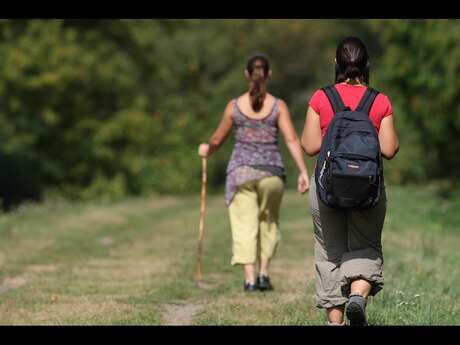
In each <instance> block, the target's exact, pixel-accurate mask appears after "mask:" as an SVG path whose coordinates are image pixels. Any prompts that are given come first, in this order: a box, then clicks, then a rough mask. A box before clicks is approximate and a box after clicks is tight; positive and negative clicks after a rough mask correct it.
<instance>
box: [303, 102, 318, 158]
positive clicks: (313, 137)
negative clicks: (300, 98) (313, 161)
mask: <svg viewBox="0 0 460 345" xmlns="http://www.w3.org/2000/svg"><path fill="white" fill-rule="evenodd" d="M302 147H303V149H304V151H305V153H306V154H307V155H309V156H310V157H313V156H315V155H316V154H318V152H319V150H320V149H321V127H320V122H319V115H318V114H317V113H316V111H314V110H313V108H312V107H308V110H307V115H306V118H305V126H304V128H303V132H302Z"/></svg>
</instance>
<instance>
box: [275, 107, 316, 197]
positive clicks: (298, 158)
mask: <svg viewBox="0 0 460 345" xmlns="http://www.w3.org/2000/svg"><path fill="white" fill-rule="evenodd" d="M279 108H280V115H279V118H278V127H279V128H280V130H281V133H282V134H283V137H284V141H285V142H286V146H287V147H288V149H289V152H290V153H291V156H292V158H293V159H294V161H295V163H296V165H297V168H298V169H299V172H300V176H299V179H298V186H297V189H298V191H299V193H305V192H306V191H307V190H308V188H309V180H308V171H307V167H306V165H305V161H304V159H303V152H302V148H301V146H300V141H299V138H298V137H297V133H296V132H295V129H294V126H293V124H292V121H291V114H290V113H289V109H288V107H287V105H286V103H285V102H284V101H280V103H279Z"/></svg>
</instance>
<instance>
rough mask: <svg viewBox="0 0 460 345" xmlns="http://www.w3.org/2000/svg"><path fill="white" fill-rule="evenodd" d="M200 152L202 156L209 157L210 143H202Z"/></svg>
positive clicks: (199, 148)
mask: <svg viewBox="0 0 460 345" xmlns="http://www.w3.org/2000/svg"><path fill="white" fill-rule="evenodd" d="M198 154H199V155H200V156H201V157H208V156H209V144H206V143H202V144H200V146H199V147H198Z"/></svg>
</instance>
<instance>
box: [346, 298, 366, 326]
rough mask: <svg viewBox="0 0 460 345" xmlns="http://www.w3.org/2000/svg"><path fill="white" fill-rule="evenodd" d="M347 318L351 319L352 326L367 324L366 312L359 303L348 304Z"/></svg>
mask: <svg viewBox="0 0 460 345" xmlns="http://www.w3.org/2000/svg"><path fill="white" fill-rule="evenodd" d="M347 318H348V320H349V321H350V326H367V321H366V315H365V312H364V310H362V309H361V307H360V305H359V304H358V303H355V302H350V303H349V304H348V306H347Z"/></svg>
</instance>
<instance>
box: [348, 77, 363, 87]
mask: <svg viewBox="0 0 460 345" xmlns="http://www.w3.org/2000/svg"><path fill="white" fill-rule="evenodd" d="M345 83H346V84H351V85H363V83H362V82H361V80H360V79H359V78H355V79H350V78H348V79H347V80H345Z"/></svg>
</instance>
